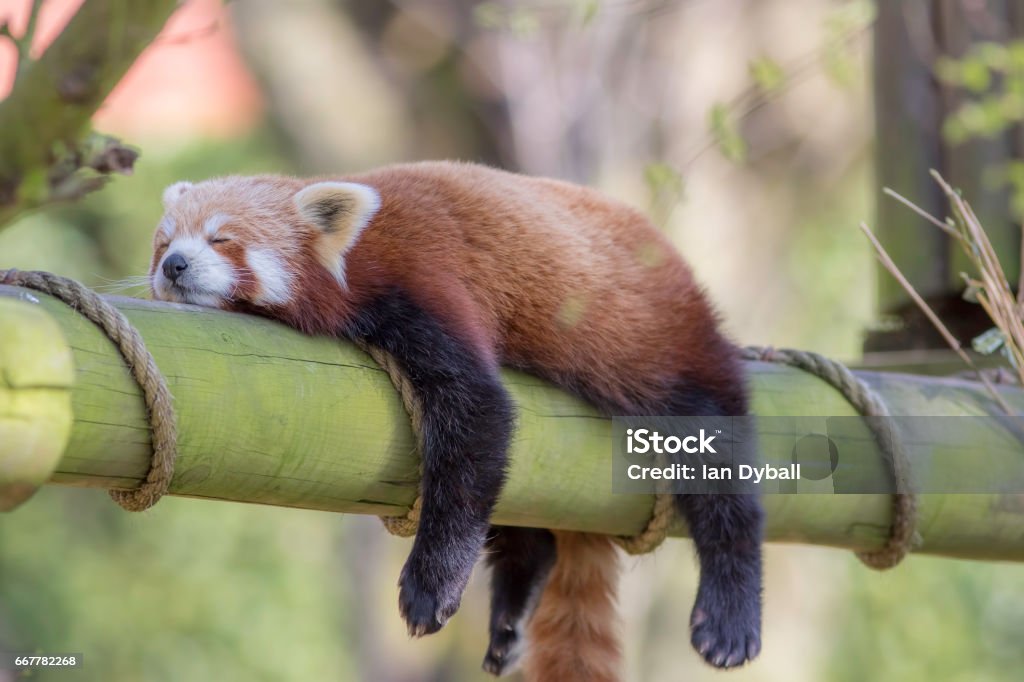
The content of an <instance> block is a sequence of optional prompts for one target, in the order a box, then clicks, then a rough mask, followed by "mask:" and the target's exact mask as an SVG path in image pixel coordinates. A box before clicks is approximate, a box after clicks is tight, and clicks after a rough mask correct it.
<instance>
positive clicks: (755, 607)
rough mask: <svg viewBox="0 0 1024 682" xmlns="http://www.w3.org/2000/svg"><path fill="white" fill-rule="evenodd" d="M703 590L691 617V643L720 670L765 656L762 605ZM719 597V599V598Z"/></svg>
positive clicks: (755, 601) (734, 596)
mask: <svg viewBox="0 0 1024 682" xmlns="http://www.w3.org/2000/svg"><path fill="white" fill-rule="evenodd" d="M704 592H705V591H704V590H700V591H699V593H698V595H697V603H696V605H694V607H693V614H692V615H691V616H690V630H691V635H690V641H691V642H692V643H693V648H694V649H696V650H697V653H699V654H700V655H701V656H703V657H704V660H706V661H707V662H708V663H710V664H711V665H713V666H715V667H716V668H735V667H736V666H740V665H743V664H744V663H746V662H747V661H752V660H754V659H755V658H757V655H758V654H759V653H760V652H761V604H760V600H759V599H757V598H751V599H745V600H741V601H740V602H739V603H737V602H736V601H735V600H736V598H737V597H738V595H736V594H732V595H728V596H729V597H732V599H729V598H727V596H726V595H707V594H704ZM716 596H717V598H716Z"/></svg>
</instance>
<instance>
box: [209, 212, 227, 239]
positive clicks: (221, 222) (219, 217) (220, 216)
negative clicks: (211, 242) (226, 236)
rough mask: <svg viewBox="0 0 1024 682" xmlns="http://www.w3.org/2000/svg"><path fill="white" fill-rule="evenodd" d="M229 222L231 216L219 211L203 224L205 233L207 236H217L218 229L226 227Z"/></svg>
mask: <svg viewBox="0 0 1024 682" xmlns="http://www.w3.org/2000/svg"><path fill="white" fill-rule="evenodd" d="M229 222H231V216H229V215H225V214H224V213H217V214H215V215H213V216H211V217H210V219H209V220H207V221H206V222H205V223H204V224H203V233H204V234H205V235H206V236H207V237H211V238H212V237H215V236H217V230H219V229H220V228H222V227H224V226H225V225H226V224H228V223H229Z"/></svg>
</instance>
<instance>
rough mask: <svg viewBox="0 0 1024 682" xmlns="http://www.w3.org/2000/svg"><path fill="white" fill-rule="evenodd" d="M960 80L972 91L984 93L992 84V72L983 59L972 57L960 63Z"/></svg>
mask: <svg viewBox="0 0 1024 682" xmlns="http://www.w3.org/2000/svg"><path fill="white" fill-rule="evenodd" d="M960 81H961V83H962V84H963V86H964V87H965V88H967V89H968V90H970V91H971V92H974V93H982V92H985V91H986V90H988V89H989V86H991V85H992V72H991V71H989V68H988V66H987V65H986V64H985V63H984V62H983V61H982V60H981V59H978V58H977V57H972V58H969V59H965V60H963V61H962V62H961V63H960Z"/></svg>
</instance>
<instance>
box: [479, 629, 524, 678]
mask: <svg viewBox="0 0 1024 682" xmlns="http://www.w3.org/2000/svg"><path fill="white" fill-rule="evenodd" d="M521 642H522V638H521V637H520V633H519V629H518V628H516V627H515V626H512V625H504V626H501V627H499V628H492V629H491V643H490V646H488V647H487V655H485V656H484V664H483V668H484V671H486V672H489V673H490V674H492V675H494V676H496V677H500V676H502V675H504V674H506V673H510V672H512V671H513V670H515V667H516V664H517V663H519V657H520V655H521V654H522V646H521Z"/></svg>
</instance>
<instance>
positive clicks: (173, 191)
mask: <svg viewBox="0 0 1024 682" xmlns="http://www.w3.org/2000/svg"><path fill="white" fill-rule="evenodd" d="M191 188H192V183H191V182H185V181H182V182H176V183H174V184H173V185H171V186H170V187H168V188H167V189H165V190H164V206H165V207H167V206H170V205H171V204H173V203H175V202H176V201H177V200H178V199H180V198H181V195H182V194H184V193H185V192H187V191H188V190H189V189H191Z"/></svg>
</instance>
